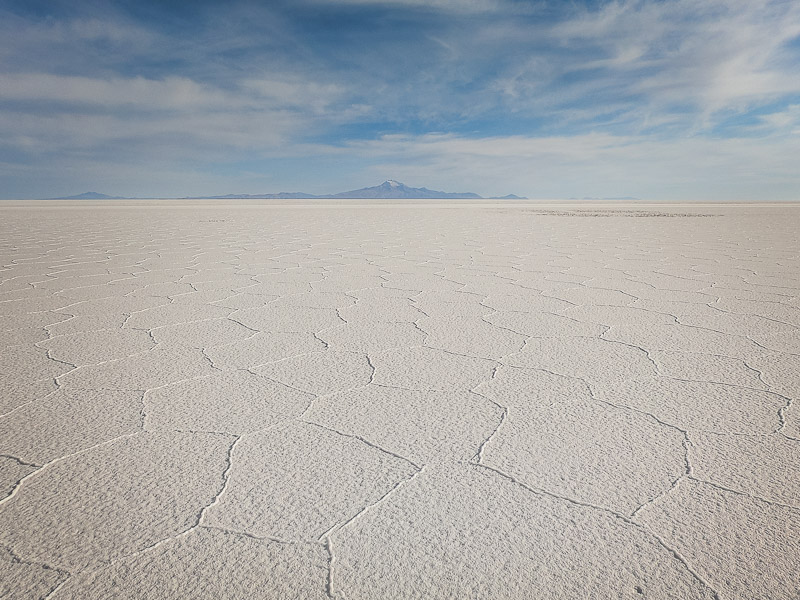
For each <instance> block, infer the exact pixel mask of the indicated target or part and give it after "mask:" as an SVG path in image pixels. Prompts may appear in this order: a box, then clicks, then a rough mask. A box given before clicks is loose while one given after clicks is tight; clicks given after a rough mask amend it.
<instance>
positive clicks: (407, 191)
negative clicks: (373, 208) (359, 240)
mask: <svg viewBox="0 0 800 600" xmlns="http://www.w3.org/2000/svg"><path fill="white" fill-rule="evenodd" d="M333 197H334V198H442V199H444V198H480V196H479V195H478V194H473V193H472V192H455V193H452V192H440V191H437V190H429V189H428V188H424V187H423V188H414V187H408V186H407V185H405V184H404V183H400V182H399V181H394V180H393V179H389V180H388V181H384V182H383V183H382V184H380V185H376V186H372V187H365V188H361V189H359V190H350V191H349V192H341V193H339V194H334V195H333Z"/></svg>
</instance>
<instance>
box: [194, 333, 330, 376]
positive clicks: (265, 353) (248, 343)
mask: <svg viewBox="0 0 800 600" xmlns="http://www.w3.org/2000/svg"><path fill="white" fill-rule="evenodd" d="M324 348H325V344H324V342H322V341H320V340H319V339H317V338H315V337H314V335H313V334H312V333H308V332H304V333H300V332H295V333H293V332H275V333H257V334H255V335H253V336H251V337H249V338H247V339H245V340H242V341H239V342H235V343H233V344H225V345H222V346H215V347H213V348H209V349H208V350H207V351H206V355H207V356H208V357H209V359H210V360H211V361H212V362H213V363H214V366H215V367H218V368H220V369H249V368H252V367H256V366H258V365H263V364H265V363H271V362H275V361H278V360H283V359H285V358H289V357H292V356H298V355H300V354H308V353H309V352H314V351H315V350H322V349H324Z"/></svg>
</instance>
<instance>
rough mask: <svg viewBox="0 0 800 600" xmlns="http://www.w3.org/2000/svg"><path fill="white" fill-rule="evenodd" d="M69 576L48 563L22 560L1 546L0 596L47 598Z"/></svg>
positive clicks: (18, 599) (15, 599) (12, 599)
mask: <svg viewBox="0 0 800 600" xmlns="http://www.w3.org/2000/svg"><path fill="white" fill-rule="evenodd" d="M67 576H68V575H67V573H64V572H63V571H58V570H57V569H53V568H51V567H48V566H47V565H40V564H35V563H30V562H22V561H21V560H19V557H17V556H15V555H14V554H13V553H11V552H9V551H8V550H7V549H5V548H0V598H4V599H5V600H28V599H30V598H46V597H47V596H48V594H49V593H50V592H51V591H52V590H54V589H55V588H56V586H58V584H59V583H61V582H62V581H63V580H64V579H66V578H67Z"/></svg>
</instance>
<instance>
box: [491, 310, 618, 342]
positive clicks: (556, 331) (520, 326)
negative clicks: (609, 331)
mask: <svg viewBox="0 0 800 600" xmlns="http://www.w3.org/2000/svg"><path fill="white" fill-rule="evenodd" d="M485 318H486V320H487V321H489V322H490V323H492V324H493V325H496V326H497V327H503V328H505V329H510V330H511V331H514V332H516V333H519V334H522V335H529V336H533V337H538V338H543V337H572V336H586V337H597V336H599V335H600V334H601V333H603V331H605V329H606V328H605V327H603V326H602V325H596V324H594V323H581V322H580V321H576V320H574V319H568V318H567V317H562V316H560V315H552V314H550V313H544V312H537V313H520V312H496V313H493V314H491V315H487V316H486V317H485Z"/></svg>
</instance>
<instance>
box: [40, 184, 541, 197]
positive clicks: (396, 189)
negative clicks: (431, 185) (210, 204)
mask: <svg viewBox="0 0 800 600" xmlns="http://www.w3.org/2000/svg"><path fill="white" fill-rule="evenodd" d="M261 198H267V199H279V200H302V199H313V198H319V199H330V198H340V199H345V198H369V199H373V198H375V199H404V198H406V199H431V200H450V199H458V198H461V199H465V198H466V199H468V198H473V199H482V198H483V196H479V195H478V194H474V193H472V192H455V193H454V192H440V191H438V190H429V189H428V188H425V187H421V188H415V187H409V186H407V185H405V184H403V183H400V182H399V181H394V180H392V179H390V180H388V181H384V182H383V183H382V184H380V185H375V186H372V187H365V188H361V189H358V190H350V191H348V192H339V193H338V194H323V195H315V194H306V193H303V192H280V193H278V194H226V195H224V196H189V197H187V198H182V199H183V200H247V199H261ZM49 199H50V200H118V199H120V197H119V196H107V195H106V194H98V193H97V192H86V193H83V194H78V195H77V196H63V197H59V198H49ZM491 199H492V200H525V198H523V197H521V196H515V195H514V194H509V195H507V196H492V198H491Z"/></svg>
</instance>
